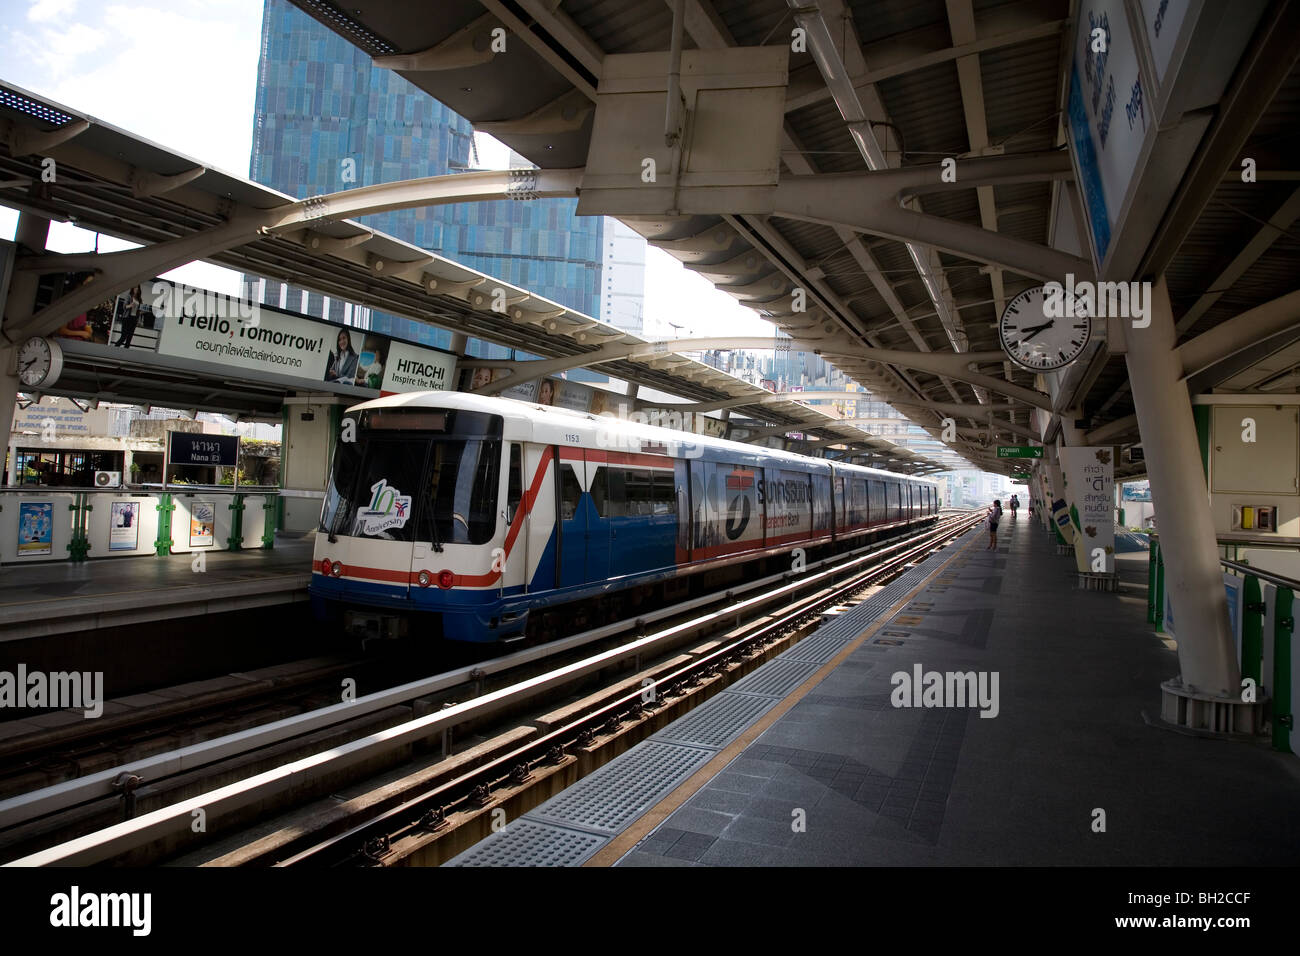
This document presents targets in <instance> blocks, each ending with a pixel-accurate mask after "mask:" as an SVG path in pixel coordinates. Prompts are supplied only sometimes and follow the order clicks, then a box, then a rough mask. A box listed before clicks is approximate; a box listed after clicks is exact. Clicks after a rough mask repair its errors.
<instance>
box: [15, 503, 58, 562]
mask: <svg viewBox="0 0 1300 956" xmlns="http://www.w3.org/2000/svg"><path fill="white" fill-rule="evenodd" d="M53 553H54V504H53V503H52V502H49V501H24V502H22V503H21V504H20V505H19V506H18V556H19V557H20V558H22V557H30V556H33V555H39V554H53Z"/></svg>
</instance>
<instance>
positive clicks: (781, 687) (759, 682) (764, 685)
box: [728, 651, 818, 697]
mask: <svg viewBox="0 0 1300 956" xmlns="http://www.w3.org/2000/svg"><path fill="white" fill-rule="evenodd" d="M786 653H789V651H787V652H786ZM817 666H818V665H817V664H816V663H814V662H812V661H794V660H788V659H786V657H785V654H782V655H779V656H778V657H776V658H775V659H774V660H770V661H768V662H767V663H766V664H764V665H763V666H762V667H760V668H759V669H758V670H756V671H754V673H752V674H750V675H748V676H747V677H745V678H744V679H743V680H741V681H738V682H736V683H735V684H732V685H731V687H730V688H728V690H729V691H730V692H732V693H735V694H758V695H761V696H765V697H784V696H785V695H786V694H788V693H790V691H792V690H794V689H795V688H796V687H798V686H799V685H800V684H802V683H803V682H804V679H805V678H807V677H808V675H809V674H811V673H812V672H813V671H815V670H817Z"/></svg>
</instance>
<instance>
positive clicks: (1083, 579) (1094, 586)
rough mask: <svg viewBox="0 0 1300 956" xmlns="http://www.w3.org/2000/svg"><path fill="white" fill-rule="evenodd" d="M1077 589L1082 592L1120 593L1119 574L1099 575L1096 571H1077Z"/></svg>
mask: <svg viewBox="0 0 1300 956" xmlns="http://www.w3.org/2000/svg"><path fill="white" fill-rule="evenodd" d="M1075 573H1076V574H1078V576H1079V577H1078V581H1077V584H1076V587H1078V588H1079V590H1081V591H1118V590H1119V574H1117V573H1116V572H1113V571H1112V572H1109V573H1099V572H1095V571H1077V572H1075Z"/></svg>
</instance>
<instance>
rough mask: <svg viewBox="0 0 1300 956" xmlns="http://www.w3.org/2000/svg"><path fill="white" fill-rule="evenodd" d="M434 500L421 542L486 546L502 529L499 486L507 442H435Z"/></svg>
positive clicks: (425, 512)
mask: <svg viewBox="0 0 1300 956" xmlns="http://www.w3.org/2000/svg"><path fill="white" fill-rule="evenodd" d="M428 447H429V465H428V470H427V472H426V474H427V479H426V481H427V487H428V489H429V493H428V497H427V499H426V502H425V505H424V507H423V508H422V514H421V517H420V540H422V541H435V542H438V543H441V544H486V543H487V542H488V541H491V540H492V536H493V535H494V534H496V529H497V515H496V506H497V482H498V477H497V476H498V475H500V473H501V472H500V467H501V443H500V442H497V441H486V442H480V441H468V442H462V441H432V442H430V443H429V446H428Z"/></svg>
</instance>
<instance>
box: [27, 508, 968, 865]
mask: <svg viewBox="0 0 1300 956" xmlns="http://www.w3.org/2000/svg"><path fill="white" fill-rule="evenodd" d="M974 520H976V519H974V518H971V517H969V516H967V517H962V518H957V519H954V520H951V521H950V522H949V523H948V524H946V525H942V526H939V527H937V528H933V529H931V530H929V531H927V532H923V533H922V534H921V535H919V536H917V537H914V538H912V539H910V540H908V541H903V542H897V543H894V544H891V545H888V546H886V547H885V548H881V549H877V550H876V551H874V552H871V553H868V554H864V555H861V556H859V557H856V558H852V559H850V560H849V561H843V562H839V563H837V564H835V565H834V566H833V567H831V568H827V569H824V570H822V571H820V572H818V573H815V574H811V575H810V574H807V573H804V574H801V575H799V576H798V580H797V581H795V582H791V583H787V584H785V585H784V586H782V587H780V588H777V589H776V590H775V591H770V592H767V593H764V594H761V595H758V596H756V597H752V598H749V599H747V600H745V601H742V602H740V603H739V604H736V605H730V606H728V607H726V608H724V609H720V610H718V611H715V612H713V613H712V614H709V615H706V616H705V617H704V618H697V619H694V620H692V621H686V622H680V623H678V624H675V625H673V626H670V627H668V628H666V629H664V630H662V631H660V632H657V633H655V634H652V635H648V636H645V637H642V638H640V639H638V640H635V641H632V642H630V643H627V644H622V645H619V646H618V647H615V648H611V649H609V650H606V651H604V652H601V653H599V654H596V655H594V656H592V657H588V658H585V659H583V660H580V661H576V662H573V663H570V664H568V665H564V666H562V667H560V668H557V669H555V670H552V671H549V672H547V673H544V674H540V675H537V676H534V677H531V678H528V679H526V680H524V681H521V682H518V683H515V684H512V685H510V686H508V687H505V688H501V689H499V690H496V691H491V692H489V693H486V694H484V695H482V696H480V697H476V698H474V699H472V700H469V701H466V702H464V703H460V704H455V705H452V706H451V707H447V708H445V709H443V710H441V711H439V712H437V713H435V714H429V715H426V716H424V717H419V718H416V719H414V720H411V721H409V722H407V723H405V724H401V725H398V726H396V727H391V728H388V729H386V730H383V731H379V732H377V733H374V734H371V735H369V736H367V737H363V738H360V739H358V740H355V741H351V742H349V743H346V744H342V745H339V746H337V747H334V748H332V749H331V750H329V751H326V752H324V753H319V754H313V755H311V756H308V757H304V758H301V759H299V760H296V761H292V762H290V763H288V764H285V765H283V766H281V767H278V768H274V769H272V770H268V771H264V772H262V773H259V774H256V775H254V776H252V777H249V778H247V779H245V780H242V781H237V782H235V783H232V784H228V785H226V786H224V787H220V788H218V789H216V790H213V791H210V792H208V793H205V794H200V795H198V796H196V797H192V798H189V799H186V800H183V801H180V802H178V803H175V804H172V805H170V806H167V807H163V808H160V809H158V810H155V811H153V812H151V813H148V814H145V815H143V816H141V817H139V818H137V819H134V820H128V821H124V822H123V823H120V824H116V825H114V826H111V827H108V828H106V829H104V830H100V831H97V832H95V833H91V834H87V835H85V836H83V837H79V838H77V839H74V840H72V841H69V842H67V843H64V844H61V845H58V846H55V847H51V848H48V849H46V850H42V851H39V852H37V853H34V854H31V855H29V856H26V857H23V858H21V859H19V860H15V861H13V862H11V863H8V864H6V865H7V866H45V865H89V864H93V863H99V862H103V861H104V860H108V859H112V858H113V857H116V856H119V855H121V854H123V853H125V852H128V851H130V850H133V849H137V848H139V847H141V846H145V845H148V844H149V843H151V842H154V841H155V840H158V839H162V838H164V837H167V836H169V835H173V834H176V833H179V832H184V831H188V830H189V828H190V823H191V821H192V819H193V813H194V812H195V811H196V810H203V811H204V813H205V814H206V815H207V817H208V818H209V819H214V818H216V817H218V816H221V815H224V814H228V813H233V812H235V811H237V810H239V809H241V808H243V807H246V806H248V805H250V804H252V803H255V802H258V801H262V800H265V799H267V798H269V797H273V796H275V795H277V794H281V793H284V792H286V791H288V790H291V789H294V788H295V787H298V786H300V785H302V784H303V783H304V782H305V781H306V780H308V779H309V778H310V777H311V776H313V775H317V774H319V773H321V772H323V771H324V770H325V769H326V768H328V770H329V771H330V772H331V773H334V772H338V771H340V770H345V769H347V768H349V767H352V766H355V765H357V764H359V763H362V762H365V761H368V760H372V759H375V758H378V757H381V756H383V755H384V754H386V753H388V752H389V751H391V750H393V749H396V748H400V747H404V746H407V745H409V744H412V743H415V742H418V741H421V740H424V739H428V738H430V737H433V736H435V735H438V734H440V733H442V732H443V731H445V730H448V729H450V728H453V727H455V726H456V725H458V724H460V723H464V722H466V721H468V720H470V719H481V718H484V717H491V716H493V715H495V714H497V713H500V712H501V711H503V710H507V709H509V708H510V707H511V706H513V705H514V703H515V702H516V701H517V700H518V699H520V698H527V697H531V696H534V695H536V694H540V693H545V692H546V691H548V690H552V689H555V688H558V687H561V686H564V685H566V684H568V683H570V682H571V681H573V680H574V679H576V678H578V677H581V676H584V675H586V674H590V673H593V672H595V671H599V670H601V669H602V668H604V667H608V666H610V665H611V664H614V663H617V662H618V661H621V660H625V659H627V658H629V657H634V656H636V655H639V654H642V653H646V652H648V651H652V650H654V649H655V648H656V647H657V646H659V645H662V644H665V643H668V642H670V641H671V640H673V639H674V638H677V637H680V636H681V635H683V634H686V633H689V632H690V631H692V630H699V629H701V628H702V627H705V626H707V625H708V624H709V623H711V622H712V621H713V620H714V619H715V618H718V617H720V616H722V615H725V616H728V617H731V616H736V615H738V613H742V612H743V610H744V609H746V608H749V607H754V606H761V605H763V604H766V603H770V602H771V601H773V600H780V599H781V598H783V597H784V596H785V595H786V594H788V593H789V592H790V591H791V590H794V589H805V588H807V587H808V586H809V585H810V584H814V583H817V582H820V581H822V580H824V579H825V578H827V577H830V576H833V575H835V574H839V573H842V572H843V571H845V570H846V569H849V568H852V567H855V566H858V565H861V564H863V563H864V562H866V561H870V560H873V559H879V558H880V557H881V556H882V555H883V554H885V553H887V552H893V551H898V550H900V549H903V548H908V547H909V546H911V547H910V550H908V551H906V552H905V553H904V555H902V556H897V557H895V558H893V559H890V560H891V563H898V562H900V561H903V560H906V557H907V556H908V555H910V554H912V553H915V552H916V551H917V550H918V547H922V548H923V547H927V546H928V545H920V546H918V545H917V541H918V539H919V540H922V541H928V539H930V538H936V539H937V538H938V537H943V536H951V535H953V534H956V533H959V532H958V531H957V530H955V529H957V528H958V527H959V526H964V525H969V524H970V523H971V522H973V521H974ZM827 560H831V559H827ZM819 563H825V562H819ZM867 573H868V575H877V576H878V575H879V574H880V573H882V572H881V570H880V569H878V568H877V569H873V570H869V571H868V572H867ZM790 576H793V572H783V573H782V574H781V575H774V576H772V579H781V578H788V577H790ZM765 580H767V582H768V583H770V580H771V579H765ZM762 583H763V582H751V583H750V584H749V585H747V586H746V587H747V589H753V588H754V587H756V586H760V585H761V584H762ZM858 586H861V585H860V583H859V585H858ZM737 590H739V589H738V588H733V589H730V590H728V591H727V592H725V594H726V596H728V597H729V596H731V595H733V594H734V593H735V592H736V591H737ZM697 600H698V599H697ZM650 616H651V615H645V616H643V619H648V618H649V617H650ZM615 626H616V625H608V626H607V628H612V627H615ZM622 626H623V627H624V628H626V627H627V625H626V623H623V624H622ZM600 630H604V629H600ZM557 643H558V642H557ZM549 647H550V645H545V646H544V647H539V648H532V649H529V650H528V651H523V652H520V654H521V655H523V654H534V655H535V654H537V653H538V652H540V651H542V650H544V649H546V648H549ZM511 656H512V657H513V656H515V655H511ZM503 660H504V659H503ZM451 673H452V674H455V673H458V672H451ZM448 677H449V675H440V676H439V677H435V678H431V679H430V680H428V681H420V682H415V684H414V685H404V688H398V689H393V690H389V691H384V692H380V693H379V694H375V695H369V697H370V698H371V699H372V702H373V699H374V698H380V697H385V696H386V695H388V699H389V702H390V703H391V702H393V699H392V698H393V695H396V694H398V693H399V692H405V693H407V696H408V698H409V696H411V695H410V693H409V692H410V689H411V688H413V687H420V688H428V687H429V686H430V685H432V684H433V683H434V682H439V681H444V680H447V679H448ZM471 679H472V678H471ZM461 682H462V683H463V681H461ZM435 689H436V688H435ZM428 692H429V691H428V690H427V689H421V690H420V691H419V692H418V693H416V694H415V695H414V696H420V695H421V694H423V693H428ZM359 704H360V701H357V702H354V703H351V704H342V705H333V706H332V707H329V708H324V709H323V711H318V712H315V714H317V715H319V714H322V713H323V712H324V711H331V712H333V713H334V714H337V713H339V712H340V711H344V712H346V713H345V716H344V717H341V718H338V719H339V720H341V719H347V718H350V717H352V716H357V715H359V714H360V713H362V712H361V711H358V710H356V709H355V708H356V707H357V706H358V705H359ZM302 716H303V717H311V716H313V715H302ZM295 720H298V718H289V719H288V720H287V721H279V722H277V724H284V723H289V722H293V721H295ZM334 722H338V720H335V721H334ZM271 726H272V725H267V728H270V727H271ZM267 728H253V729H251V730H249V731H244V732H241V733H238V734H232V735H230V736H229V737H227V738H222V739H220V740H217V741H210V742H209V743H210V744H212V745H215V746H213V747H210V748H208V751H209V754H211V753H220V754H222V755H223V756H233V755H238V754H240V753H243V752H247V751H248V750H250V749H256V745H253V746H249V745H248V744H247V743H246V741H250V740H256V739H257V738H258V735H259V732H261V731H264V730H266V729H267ZM195 746H196V747H199V746H202V745H195ZM193 749H194V748H183V750H181V751H174V752H173V753H172V754H163V755H158V759H162V758H171V759H170V760H165V759H164V760H163V765H165V766H168V767H179V769H180V770H184V769H192V768H193V767H195V766H201V765H202V763H209V762H211V760H212V759H214V758H212V757H211V756H209V758H208V759H207V760H203V761H201V762H199V763H194V762H191V763H184V756H183V755H185V754H186V752H187V751H192V750H193ZM143 763H145V762H140V763H139V764H137V765H136V766H140V765H142V764H143ZM111 772H112V771H110V773H111ZM118 772H120V771H118ZM172 772H179V770H172ZM95 776H97V777H99V776H103V774H97V775H95ZM77 782H78V781H69V782H68V783H72V784H75V783H77ZM62 789H67V788H65V785H63V784H60V785H56V786H55V787H51V788H46V790H47V791H57V790H62ZM42 792H43V791H38V792H37V793H38V794H40V793H42ZM28 796H33V795H28ZM15 799H16V800H18V799H22V798H15ZM14 802H15V801H5V803H14Z"/></svg>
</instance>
